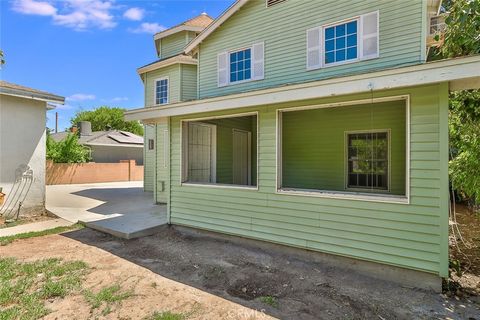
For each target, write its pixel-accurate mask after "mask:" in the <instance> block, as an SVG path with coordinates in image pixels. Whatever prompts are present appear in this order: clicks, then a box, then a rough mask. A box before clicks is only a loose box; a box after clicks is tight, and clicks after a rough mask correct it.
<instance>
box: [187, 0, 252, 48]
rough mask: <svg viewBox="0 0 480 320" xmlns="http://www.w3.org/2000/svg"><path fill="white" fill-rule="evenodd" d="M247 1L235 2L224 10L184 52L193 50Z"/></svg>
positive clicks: (239, 0)
mask: <svg viewBox="0 0 480 320" xmlns="http://www.w3.org/2000/svg"><path fill="white" fill-rule="evenodd" d="M248 1H249V0H237V1H236V2H235V3H234V4H232V5H231V6H230V7H229V8H228V9H227V10H225V11H224V12H223V13H222V14H221V15H220V17H218V18H217V19H216V20H215V21H213V22H212V23H211V24H210V25H209V26H208V27H207V28H205V29H204V30H203V31H202V32H201V33H200V34H199V35H198V36H197V37H196V38H195V39H194V40H193V41H192V42H190V43H189V44H188V45H187V47H186V48H185V50H184V53H186V54H188V53H190V52H191V51H192V50H193V49H195V48H196V47H197V46H198V45H199V44H200V43H201V42H202V41H203V40H204V39H205V38H206V37H208V36H209V35H210V34H211V33H212V32H213V31H215V30H216V29H217V28H218V27H220V26H221V25H222V23H224V22H225V21H226V20H227V19H228V18H230V17H231V16H232V15H233V14H234V13H235V12H237V11H238V10H239V9H240V8H241V7H243V5H244V4H246V3H247V2H248Z"/></svg>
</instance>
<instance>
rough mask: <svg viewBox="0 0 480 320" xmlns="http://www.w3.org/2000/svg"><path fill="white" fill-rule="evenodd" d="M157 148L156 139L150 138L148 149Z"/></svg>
mask: <svg viewBox="0 0 480 320" xmlns="http://www.w3.org/2000/svg"><path fill="white" fill-rule="evenodd" d="M152 150H155V140H154V139H150V138H149V139H148V151H152Z"/></svg>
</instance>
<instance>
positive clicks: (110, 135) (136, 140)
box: [50, 130, 143, 147]
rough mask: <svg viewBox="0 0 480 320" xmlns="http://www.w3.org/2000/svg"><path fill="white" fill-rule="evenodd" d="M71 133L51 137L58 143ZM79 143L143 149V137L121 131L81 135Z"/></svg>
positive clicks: (59, 133) (60, 133)
mask: <svg viewBox="0 0 480 320" xmlns="http://www.w3.org/2000/svg"><path fill="white" fill-rule="evenodd" d="M69 133H70V132H57V133H52V134H51V135H50V136H51V137H52V138H53V140H55V141H57V142H58V141H62V140H63V139H65V138H66V137H67V135H68V134H69ZM78 142H79V143H80V144H83V145H87V146H95V145H97V146H98V145H99V146H101V145H103V146H117V147H142V146H143V137H141V136H138V135H136V134H133V133H131V132H127V131H121V130H110V131H95V132H92V134H91V135H88V136H85V135H81V136H80V138H79V139H78Z"/></svg>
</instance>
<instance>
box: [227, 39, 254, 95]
mask: <svg viewBox="0 0 480 320" xmlns="http://www.w3.org/2000/svg"><path fill="white" fill-rule="evenodd" d="M248 49H250V79H244V80H240V81H234V82H231V81H230V76H231V74H230V72H231V70H230V65H231V64H232V63H231V61H230V55H231V54H232V53H237V52H241V51H246V50H248ZM226 52H227V75H228V77H227V79H228V81H227V82H228V84H227V86H232V85H236V84H241V83H245V82H251V81H255V79H253V44H252V45H250V46H246V47H242V48H239V49H233V50H228V51H226Z"/></svg>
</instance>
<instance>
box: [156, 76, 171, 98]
mask: <svg viewBox="0 0 480 320" xmlns="http://www.w3.org/2000/svg"><path fill="white" fill-rule="evenodd" d="M167 103H168V78H162V79H157V80H155V104H167Z"/></svg>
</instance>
